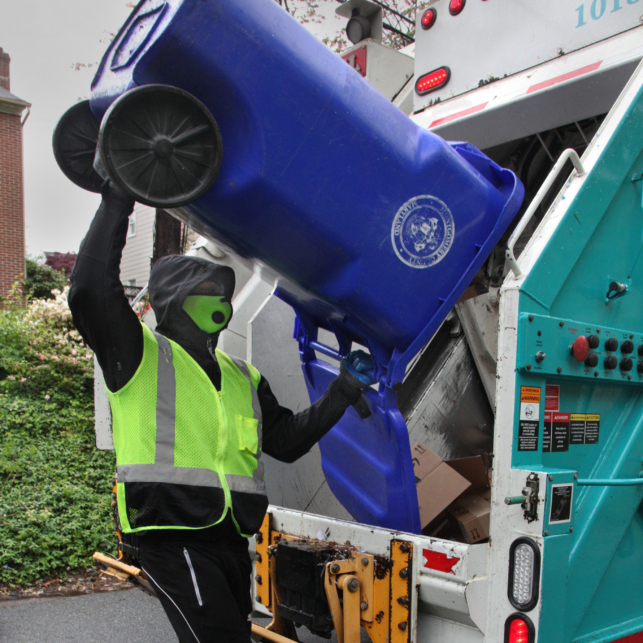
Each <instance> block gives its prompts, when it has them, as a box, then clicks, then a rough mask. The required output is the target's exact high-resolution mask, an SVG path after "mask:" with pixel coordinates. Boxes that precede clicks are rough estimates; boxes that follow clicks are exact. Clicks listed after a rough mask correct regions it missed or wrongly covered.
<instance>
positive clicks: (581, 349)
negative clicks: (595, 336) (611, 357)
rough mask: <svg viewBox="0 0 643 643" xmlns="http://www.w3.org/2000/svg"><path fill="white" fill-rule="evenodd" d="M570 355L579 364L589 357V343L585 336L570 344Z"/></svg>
mask: <svg viewBox="0 0 643 643" xmlns="http://www.w3.org/2000/svg"><path fill="white" fill-rule="evenodd" d="M571 352H572V355H573V356H574V358H575V359H576V360H577V361H579V362H584V361H585V360H586V359H587V356H588V355H589V341H588V339H587V337H585V335H580V336H579V337H577V338H576V339H575V340H574V343H573V344H572V351H571Z"/></svg>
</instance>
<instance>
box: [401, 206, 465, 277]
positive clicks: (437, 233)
mask: <svg viewBox="0 0 643 643" xmlns="http://www.w3.org/2000/svg"><path fill="white" fill-rule="evenodd" d="M454 236H455V224H454V222H453V215H452V214H451V210H449V208H448V207H447V205H446V203H443V202H442V201H440V199H437V198H436V197H434V196H428V195H424V196H416V197H413V198H412V199H410V200H409V201H407V202H406V203H405V204H404V205H403V206H402V207H401V208H400V209H399V210H398V211H397V214H396V215H395V218H394V219H393V227H392V228H391V241H392V242H393V249H394V250H395V254H396V255H397V256H398V257H399V258H400V260H401V261H403V262H404V263H405V264H406V265H407V266H411V268H429V267H430V266H434V265H435V264H436V263H439V262H440V261H442V259H444V257H446V255H447V253H448V252H449V250H450V249H451V245H452V244H453V238H454Z"/></svg>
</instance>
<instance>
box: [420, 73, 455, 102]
mask: <svg viewBox="0 0 643 643" xmlns="http://www.w3.org/2000/svg"><path fill="white" fill-rule="evenodd" d="M449 78H451V70H450V69H449V68H448V67H439V68H438V69H435V70H433V71H431V72H429V73H428V74H424V76H420V77H419V78H418V79H417V82H416V83H415V91H416V92H417V93H418V94H419V95H420V96H423V95H424V94H428V93H429V92H433V91H435V90H436V89H439V88H440V87H444V85H446V84H447V83H448V82H449Z"/></svg>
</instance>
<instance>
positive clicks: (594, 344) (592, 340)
mask: <svg viewBox="0 0 643 643" xmlns="http://www.w3.org/2000/svg"><path fill="white" fill-rule="evenodd" d="M587 341H588V342H589V347H590V348H598V346H599V344H600V343H601V340H600V339H599V337H598V335H590V336H589V337H588V338H587ZM641 348H642V349H643V346H641Z"/></svg>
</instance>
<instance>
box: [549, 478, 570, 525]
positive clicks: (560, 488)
mask: <svg viewBox="0 0 643 643" xmlns="http://www.w3.org/2000/svg"><path fill="white" fill-rule="evenodd" d="M573 496H574V485H573V484H553V485H552V486H551V497H550V501H551V502H550V504H551V507H550V509H549V524H550V525H551V524H554V523H556V524H561V523H564V522H571V521H572V501H573V499H574V498H573Z"/></svg>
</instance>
